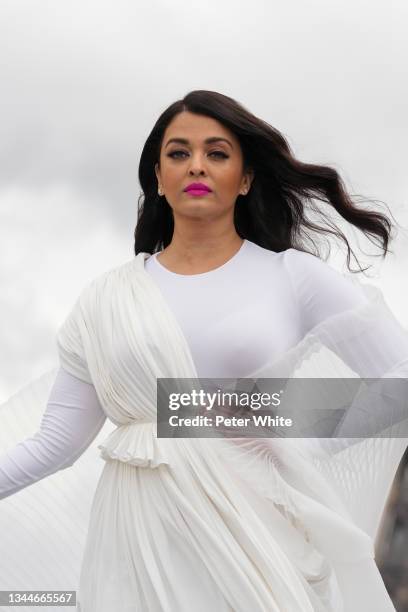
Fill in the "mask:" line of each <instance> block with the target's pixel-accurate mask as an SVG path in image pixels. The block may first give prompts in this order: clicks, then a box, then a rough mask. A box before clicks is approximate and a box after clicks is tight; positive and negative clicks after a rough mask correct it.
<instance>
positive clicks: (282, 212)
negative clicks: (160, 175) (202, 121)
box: [134, 90, 392, 272]
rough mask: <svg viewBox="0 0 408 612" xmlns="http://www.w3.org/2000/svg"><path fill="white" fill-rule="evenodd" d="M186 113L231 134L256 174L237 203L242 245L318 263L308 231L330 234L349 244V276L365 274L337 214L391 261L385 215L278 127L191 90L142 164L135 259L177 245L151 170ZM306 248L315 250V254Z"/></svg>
mask: <svg viewBox="0 0 408 612" xmlns="http://www.w3.org/2000/svg"><path fill="white" fill-rule="evenodd" d="M183 111H189V112H192V113H196V114H199V115H206V116H208V117H212V118H213V119H216V120H217V121H219V122H220V123H222V124H223V125H224V126H225V127H227V128H229V129H230V130H231V131H232V132H233V133H234V134H235V136H236V137H237V138H238V140H239V142H240V145H241V148H242V153H243V158H244V169H245V170H247V169H249V168H251V169H252V170H253V171H254V179H253V181H252V184H251V188H250V190H249V192H248V194H247V195H246V196H243V195H239V196H238V197H237V200H236V202H235V209H234V224H235V229H236V232H237V233H238V234H239V236H240V237H241V238H246V239H248V240H250V241H251V242H254V243H256V244H258V245H259V246H261V247H263V248H266V249H269V250H271V251H275V252H279V251H284V250H286V249H289V248H291V247H292V248H296V249H299V250H303V251H308V252H311V253H312V254H313V255H317V256H320V253H319V249H318V247H317V245H316V243H315V241H314V240H313V238H312V235H311V232H310V231H309V230H311V231H312V232H313V231H314V232H317V233H318V234H331V235H333V236H335V237H336V238H337V239H340V240H341V241H343V242H344V243H345V245H346V247H347V266H348V268H349V270H350V271H352V272H360V271H364V270H366V269H367V268H364V269H363V268H362V267H361V266H360V264H359V262H358V259H357V257H356V255H355V253H354V251H353V249H352V248H351V246H350V244H349V242H348V240H347V238H346V236H345V234H344V233H343V231H342V230H341V229H340V228H339V227H338V226H337V225H336V223H335V222H334V220H333V219H331V218H330V213H331V212H334V211H337V213H338V214H339V215H340V216H341V217H342V218H343V219H345V220H346V221H347V222H348V223H350V224H352V225H353V226H355V227H356V228H358V229H359V230H361V231H362V232H363V233H364V234H365V235H366V236H367V237H368V239H369V240H370V241H371V242H372V243H374V244H375V245H378V246H379V247H380V248H381V249H382V251H383V253H382V256H383V257H385V256H386V254H387V252H388V251H389V248H388V244H389V240H390V237H391V230H392V224H391V222H390V220H389V218H388V217H387V216H386V215H384V214H382V213H380V212H376V211H374V210H367V209H363V208H360V207H359V206H358V205H357V199H356V198H354V201H353V199H352V196H351V195H350V194H349V193H347V190H346V188H345V185H344V182H343V180H342V179H341V177H340V175H339V174H338V172H337V171H336V170H335V169H333V168H331V167H329V166H322V165H317V164H307V163H304V162H301V161H299V160H298V159H296V158H295V157H294V155H293V153H292V151H291V149H290V146H289V144H288V142H287V140H286V139H285V137H284V136H283V135H282V134H281V133H280V132H279V131H278V130H277V129H276V128H274V127H272V126H271V125H269V124H268V123H266V122H265V121H263V120H262V119H259V118H258V117H256V116H255V115H253V114H252V113H251V112H249V111H248V110H247V109H246V108H244V107H243V106H242V105H241V104H240V103H239V102H237V101H235V100H234V99H233V98H230V97H228V96H225V95H223V94H220V93H217V92H215V91H206V90H196V91H191V92H190V93H188V94H187V95H186V96H185V97H184V98H182V99H181V100H177V101H176V102H174V103H173V104H171V105H170V106H169V107H168V108H167V109H166V110H165V111H164V112H163V113H162V114H161V115H160V117H159V118H158V120H157V121H156V123H155V125H154V127H153V129H152V131H151V132H150V134H149V136H148V138H147V140H146V143H145V145H144V147H143V151H142V154H141V158H140V164H139V182H140V185H141V188H142V194H141V196H140V197H139V201H138V221H137V225H136V229H135V246H134V250H135V254H136V255H137V254H138V253H140V252H141V251H143V252H146V253H155V252H157V251H159V250H161V249H163V248H165V247H166V246H167V245H168V244H169V243H170V242H171V239H172V235H173V228H174V221H173V212H172V210H171V207H170V206H169V204H168V202H167V201H166V199H165V197H163V196H162V197H160V196H159V195H158V193H157V189H158V184H157V178H156V175H155V172H154V166H155V164H156V162H157V163H159V159H160V149H161V144H162V139H163V135H164V132H165V129H166V127H167V126H168V124H169V123H170V122H171V120H172V119H173V118H174V117H175V116H176V115H177V114H178V113H181V112H183ZM316 201H319V202H323V203H324V205H325V207H322V206H318V205H317V203H316ZM368 201H370V202H373V200H368ZM327 205H330V206H331V209H329V208H328V207H327ZM309 213H311V214H312V216H315V217H318V219H319V221H321V222H322V225H321V224H319V223H316V221H313V220H312V219H311V218H309V217H308V214H309ZM308 244H310V245H311V246H312V249H311V250H310V248H308ZM329 250H330V247H329ZM351 255H352V256H353V257H354V259H355V261H356V262H357V263H358V265H359V269H358V270H351V267H350V257H351Z"/></svg>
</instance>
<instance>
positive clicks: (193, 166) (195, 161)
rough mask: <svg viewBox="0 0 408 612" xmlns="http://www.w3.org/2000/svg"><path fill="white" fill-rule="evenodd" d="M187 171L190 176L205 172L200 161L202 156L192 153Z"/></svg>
mask: <svg viewBox="0 0 408 612" xmlns="http://www.w3.org/2000/svg"><path fill="white" fill-rule="evenodd" d="M188 173H189V174H190V175H191V176H193V175H194V176H195V175H197V174H198V175H200V174H205V170H204V163H203V161H202V157H201V156H200V155H195V156H194V155H193V156H192V157H191V163H190V168H189V170H188Z"/></svg>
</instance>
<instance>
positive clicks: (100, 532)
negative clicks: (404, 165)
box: [0, 253, 408, 612]
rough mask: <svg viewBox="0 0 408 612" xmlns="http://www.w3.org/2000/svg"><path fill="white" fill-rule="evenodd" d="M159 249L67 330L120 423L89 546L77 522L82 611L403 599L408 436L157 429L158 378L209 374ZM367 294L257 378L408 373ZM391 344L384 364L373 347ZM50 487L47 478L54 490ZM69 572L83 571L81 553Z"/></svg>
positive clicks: (107, 281) (70, 358) (289, 609)
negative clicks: (171, 293) (400, 547)
mask: <svg viewBox="0 0 408 612" xmlns="http://www.w3.org/2000/svg"><path fill="white" fill-rule="evenodd" d="M148 256H149V254H147V253H140V254H139V255H138V256H137V257H135V258H134V259H133V260H132V261H130V262H127V263H126V264H124V265H122V266H120V267H118V268H115V269H114V270H111V271H109V272H107V273H105V274H104V275H102V276H101V277H99V278H98V279H96V280H95V281H93V282H92V283H91V284H90V285H89V286H88V287H87V288H86V289H85V290H84V291H83V292H82V294H81V296H80V298H79V299H78V301H77V303H76V304H75V307H74V309H73V310H72V312H71V314H70V316H69V317H68V319H67V320H66V322H65V323H64V325H63V326H62V328H61V329H60V331H59V334H58V346H59V352H60V359H61V363H62V365H63V367H64V368H65V369H66V370H67V371H69V372H70V373H71V374H73V375H74V376H77V377H78V378H81V379H82V380H84V381H86V382H92V383H93V384H94V386H95V389H96V391H97V394H98V397H99V399H100V402H101V405H102V406H103V408H104V410H105V412H106V414H107V416H108V417H109V420H110V421H111V422H113V423H114V424H115V425H116V428H115V429H114V430H113V431H112V432H111V433H110V434H109V435H108V437H105V435H104V436H101V435H99V436H98V438H97V440H96V441H95V442H94V443H93V444H92V445H91V447H90V448H89V449H88V451H87V452H86V453H85V454H84V455H83V457H81V460H80V461H82V471H85V470H87V473H88V481H87V482H89V477H90V474H91V473H92V470H93V469H94V467H95V465H96V464H95V463H93V458H94V455H92V453H94V452H95V448H96V447H97V448H98V449H99V451H100V454H101V457H102V458H103V459H104V460H105V464H104V467H103V470H102V472H101V474H100V478H99V481H98V482H97V486H96V490H95V494H94V497H93V498H92V505H91V508H90V513H89V523H88V524H87V526H86V527H87V537H86V542H85V544H84V548H82V546H83V545H82V542H83V539H82V540H81V537H82V536H81V534H82V535H83V533H84V521H83V520H82V521H81V520H78V522H76V523H75V524H71V525H69V527H67V528H66V529H65V533H66V534H67V533H69V531H72V532H73V533H76V534H77V535H78V534H80V536H79V540H81V541H78V542H76V543H75V544H74V548H75V549H76V550H77V551H79V550H81V559H82V565H81V573H80V578H79V591H78V600H79V604H78V610H81V612H112V611H113V610H118V609H120V610H123V611H128V612H130V611H132V612H136V611H143V612H144V611H149V612H174V611H176V610H177V611H178V612H184V611H185V612H187V610H191V609H192V608H194V609H195V610H198V611H203V612H204V610H205V611H208V610H210V609H213V610H216V611H219V612H224V611H225V612H226V611H234V612H247V611H248V610H251V612H252V611H254V612H255V611H265V612H266V611H268V612H270V611H271V612H273V611H276V612H300V611H302V612H307V611H310V612H312V611H313V612H314V611H318V612H323V611H327V612H334V611H336V612H340V611H342V612H355V610H359V609H369V610H372V611H374V612H376V611H378V612H387V611H388V610H394V607H393V605H392V603H391V600H390V599H389V597H388V595H387V593H386V590H385V587H384V585H383V583H382V580H381V577H380V575H379V572H378V570H377V568H376V566H375V563H374V561H373V557H374V546H373V540H374V538H375V535H376V532H377V529H378V522H379V520H380V517H381V513H382V511H383V508H384V504H385V501H386V497H387V494H388V491H389V488H390V486H391V483H392V479H393V477H394V474H395V471H396V468H397V467H398V463H399V461H400V459H401V456H402V453H403V452H404V450H405V448H406V446H407V440H406V439H401V438H382V439H372V440H365V441H362V442H359V443H356V441H353V442H352V443H350V444H347V443H346V444H343V445H340V447H339V445H338V444H337V443H336V442H338V441H336V440H332V441H326V444H323V442H322V441H320V440H290V439H286V440H278V439H265V438H263V439H249V440H248V439H247V440H243V439H240V440H236V439H235V440H234V439H228V440H227V439H207V438H205V439H204V438H203V439H201V438H194V439H182V438H178V439H160V438H157V436H156V431H157V430H156V394H157V391H156V384H157V378H194V379H198V376H197V372H196V369H195V365H194V363H193V359H192V356H191V353H190V350H189V347H188V344H187V342H186V340H185V338H184V336H183V334H182V332H181V330H180V328H179V326H178V324H177V321H176V320H175V318H174V316H173V314H172V312H171V311H170V309H169V308H168V307H167V305H166V302H165V300H164V299H163V296H162V295H161V293H160V290H159V288H158V287H157V286H156V285H155V283H154V282H153V281H152V279H151V278H150V276H149V275H148V274H147V273H146V272H145V270H144V261H145V259H146V258H147V257H148ZM365 290H366V291H367V293H368V294H369V296H370V302H369V303H368V304H367V305H365V306H362V307H360V308H356V309H350V310H349V311H347V312H345V313H342V314H341V315H336V316H334V317H332V318H331V319H329V320H326V321H324V322H323V323H322V324H321V325H318V326H317V327H316V328H314V329H313V330H312V331H311V332H310V333H308V334H307V336H305V338H304V339H303V340H302V341H301V342H300V343H299V344H298V345H297V346H296V347H294V348H293V349H291V350H290V351H288V352H287V353H286V354H285V355H283V356H282V357H281V358H279V359H278V360H276V361H274V362H273V363H270V364H268V365H267V366H266V367H263V368H262V371H258V372H254V373H253V375H252V376H253V377H254V378H258V377H265V378H268V377H291V376H292V377H308V376H309V377H337V376H338V377H347V376H381V375H386V376H394V375H395V376H400V377H403V378H404V377H408V376H407V375H408V367H407V366H408V340H407V338H408V334H407V332H406V330H403V329H402V328H401V326H399V324H398V322H397V321H396V320H395V319H394V317H393V315H392V313H391V312H390V311H389V310H388V309H387V307H386V305H385V303H384V301H383V299H382V296H381V293H380V292H379V290H376V289H375V288H373V287H366V288H365ZM397 337H398V339H399V342H400V344H399V348H398V350H396V348H395V347H396V339H397ZM403 338H405V344H403V343H402V344H401V339H403ZM378 342H380V343H381V344H382V346H383V347H384V358H383V363H379V361H378V358H377V354H378V351H377V352H376V353H374V352H373V351H372V350H370V346H371V348H372V346H373V344H375V343H377V344H378ZM370 343H371V344H370ZM385 343H388V344H389V347H387V346H385ZM405 346H406V347H407V350H406V352H405V354H404V350H405V348H404V347H405ZM373 354H376V358H375V360H374V361H373V360H372V359H371V361H372V362H371V363H370V355H373ZM3 408H4V410H3V413H4V414H5V413H6V410H7V406H6V407H3ZM105 429H106V428H104V430H103V432H102V433H103V434H106V432H105ZM102 437H103V440H102ZM89 457H93V458H92V460H91V461H89ZM77 463H79V462H77ZM77 463H76V464H75V465H74V466H73V468H75V467H76V466H77ZM89 465H90V466H91V468H90V469H88V466H89ZM65 473H66V472H65V471H64V472H60V473H59V474H57V475H56V476H58V475H60V474H61V475H64V474H65ZM85 480H86V479H85ZM47 483H48V480H47V481H43V482H42V483H39V485H40V484H43V486H44V491H45V490H46V489H47V491H49V492H50V491H51V490H52V489H51V488H50V487H49V486H47ZM39 485H38V486H39ZM32 488H34V487H32ZM28 492H29V491H23V492H21V494H19V495H22V494H24V493H28ZM90 493H93V490H92V487H89V490H88V494H87V495H85V496H84V497H83V498H80V499H79V498H78V497H79V496H78V492H77V491H76V495H77V497H75V496H74V497H73V500H72V501H74V500H75V502H76V503H77V504H78V506H82V507H83V508H85V507H88V506H87V504H89V501H90ZM16 499H17V498H16ZM363 500H364V504H362V503H361V502H362V501H363ZM8 501H9V500H8V499H6V500H3V502H2V505H1V506H0V520H2V516H1V513H2V511H3V504H4V503H5V502H8ZM39 503H40V502H39V500H37V505H38V504H39ZM17 506H18V504H17ZM69 506H70V500H69V495H68V497H67V504H66V508H65V511H66V512H67V511H68V510H69ZM15 510H16V508H15ZM62 514H63V512H62ZM85 514H86V515H87V512H85ZM87 516H88V515H87ZM3 517H4V515H3ZM6 522H7V521H6ZM4 524H5V523H4V522H3V523H0V525H2V527H3V528H4ZM81 530H82V531H81ZM62 531H63V532H64V527H63V528H62ZM77 539H78V538H77ZM76 558H77V557H75V559H76ZM75 562H76V561H75ZM27 563H28V562H27ZM63 564H64V560H63V559H60V560H59V564H56V567H60V568H62V567H63ZM67 565H68V564H67ZM2 569H3V568H2ZM7 571H8V572H9V576H11V575H14V576H15V574H16V571H15V568H14V570H13V569H11V570H6V572H7ZM13 571H14V574H13V573H12V572H13ZM67 571H68V570H67ZM39 574H40V573H39ZM39 574H38V575H39ZM67 575H70V577H71V578H70V579H73V580H74V579H75V571H74V572H72V559H71V574H69V571H68V574H67ZM6 577H7V576H6ZM59 577H60V575H59ZM56 579H57V577H56ZM58 579H59V578H58ZM60 583H61V582H59V584H60ZM3 584H4V582H3ZM8 584H11V582H9V583H8ZM2 588H6V587H4V586H2ZM8 588H14V587H11V586H10V587H8ZM54 588H55V586H54ZM61 588H69V587H68V585H65V586H64V587H61Z"/></svg>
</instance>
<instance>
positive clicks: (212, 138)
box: [165, 136, 234, 149]
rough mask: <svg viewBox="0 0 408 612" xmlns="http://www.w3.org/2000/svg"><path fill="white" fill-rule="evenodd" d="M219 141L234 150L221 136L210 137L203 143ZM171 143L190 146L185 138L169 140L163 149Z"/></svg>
mask: <svg viewBox="0 0 408 612" xmlns="http://www.w3.org/2000/svg"><path fill="white" fill-rule="evenodd" d="M220 141H223V142H226V143H228V144H229V146H230V147H231V149H233V148H234V147H233V146H232V144H231V143H230V141H229V140H228V139H227V138H222V137H221V136H211V137H210V138H206V139H205V140H204V143H205V144H211V143H212V142H220ZM171 142H178V143H179V144H185V145H188V144H190V141H189V140H187V138H170V140H168V141H167V143H166V145H165V147H167V146H168V145H169V144H170V143H171Z"/></svg>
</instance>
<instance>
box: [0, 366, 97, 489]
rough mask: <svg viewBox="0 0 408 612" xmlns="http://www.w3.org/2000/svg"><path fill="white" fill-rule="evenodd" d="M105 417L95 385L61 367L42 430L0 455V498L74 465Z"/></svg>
mask: <svg viewBox="0 0 408 612" xmlns="http://www.w3.org/2000/svg"><path fill="white" fill-rule="evenodd" d="M105 420H106V415H105V413H104V412H103V410H102V407H101V405H100V402H99V399H98V397H97V394H96V391H95V388H94V387H93V385H92V384H89V383H87V382H84V381H83V380H80V379H79V378H77V377H75V376H72V374H70V373H69V372H67V371H66V370H64V369H63V368H60V369H59V371H58V373H57V377H56V379H55V382H54V385H53V387H52V389H51V393H50V396H49V399H48V402H47V406H46V410H45V412H44V415H43V417H42V420H41V424H40V426H39V430H38V431H37V432H36V433H35V434H34V435H33V436H32V437H30V438H26V439H25V440H23V441H21V442H19V443H18V444H17V445H16V446H15V447H14V448H12V449H11V450H9V451H7V452H6V453H5V454H3V455H1V456H0V499H2V498H4V497H7V496H9V495H12V494H13V493H16V492H17V491H19V490H20V489H23V488H25V487H27V486H29V485H31V484H33V483H35V482H37V481H38V480H41V479H42V478H45V477H46V476H49V475H50V474H53V473H55V472H57V471H58V470H62V469H64V468H67V467H69V466H70V465H72V464H73V463H74V462H75V461H76V460H77V459H78V458H79V457H80V456H81V455H82V454H83V453H84V451H85V450H86V449H87V448H88V446H89V445H90V444H91V442H92V441H93V440H94V438H95V437H96V435H97V434H98V432H99V431H100V430H101V428H102V426H103V424H104V423H105Z"/></svg>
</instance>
